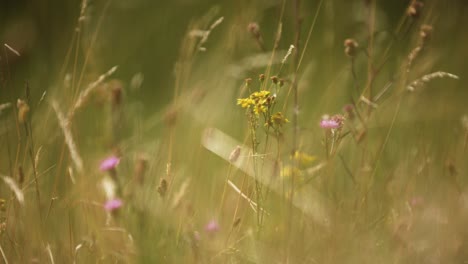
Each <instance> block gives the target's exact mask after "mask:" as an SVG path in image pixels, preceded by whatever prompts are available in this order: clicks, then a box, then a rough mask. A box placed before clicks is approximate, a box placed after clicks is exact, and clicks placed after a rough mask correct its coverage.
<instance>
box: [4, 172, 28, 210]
mask: <svg viewBox="0 0 468 264" xmlns="http://www.w3.org/2000/svg"><path fill="white" fill-rule="evenodd" d="M2 178H3V181H4V182H5V184H6V185H7V186H8V187H9V188H10V189H11V190H12V191H13V193H14V194H15V196H16V199H18V202H19V203H20V204H21V205H24V193H23V191H22V190H21V189H20V188H19V187H18V185H17V184H16V182H15V180H13V179H12V178H11V177H8V176H3V177H2Z"/></svg>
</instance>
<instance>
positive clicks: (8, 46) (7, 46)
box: [3, 43, 21, 57]
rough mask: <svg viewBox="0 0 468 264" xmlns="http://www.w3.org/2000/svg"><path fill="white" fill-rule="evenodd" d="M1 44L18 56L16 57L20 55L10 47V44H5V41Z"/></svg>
mask: <svg viewBox="0 0 468 264" xmlns="http://www.w3.org/2000/svg"><path fill="white" fill-rule="evenodd" d="M3 45H4V46H5V48H7V49H9V50H10V51H11V52H13V53H14V54H15V55H16V56H18V57H20V56H21V55H20V53H19V52H18V51H17V50H15V49H14V48H12V47H11V46H10V45H8V44H6V43H5V44H3Z"/></svg>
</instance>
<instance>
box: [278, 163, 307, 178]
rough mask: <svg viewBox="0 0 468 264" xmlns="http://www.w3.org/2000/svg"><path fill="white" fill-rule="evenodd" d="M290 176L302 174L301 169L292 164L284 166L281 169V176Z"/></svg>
mask: <svg viewBox="0 0 468 264" xmlns="http://www.w3.org/2000/svg"><path fill="white" fill-rule="evenodd" d="M292 176H296V177H297V176H302V171H301V170H299V169H298V168H296V167H293V166H289V165H287V166H284V167H283V169H282V170H281V177H285V178H290V177H292Z"/></svg>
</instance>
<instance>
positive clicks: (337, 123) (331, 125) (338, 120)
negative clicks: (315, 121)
mask: <svg viewBox="0 0 468 264" xmlns="http://www.w3.org/2000/svg"><path fill="white" fill-rule="evenodd" d="M343 122H344V117H343V116H342V115H334V116H332V117H331V118H324V119H322V121H320V127H321V128H324V129H339V128H341V127H342V126H343Z"/></svg>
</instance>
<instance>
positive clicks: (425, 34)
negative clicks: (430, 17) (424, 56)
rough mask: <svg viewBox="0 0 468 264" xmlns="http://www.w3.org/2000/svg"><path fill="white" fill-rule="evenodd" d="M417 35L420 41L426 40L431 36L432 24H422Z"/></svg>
mask: <svg viewBox="0 0 468 264" xmlns="http://www.w3.org/2000/svg"><path fill="white" fill-rule="evenodd" d="M419 36H420V37H421V40H422V41H424V42H425V41H428V40H429V39H430V38H431V36H432V26H431V25H426V24H424V25H422V26H421V30H420V31H419Z"/></svg>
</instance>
